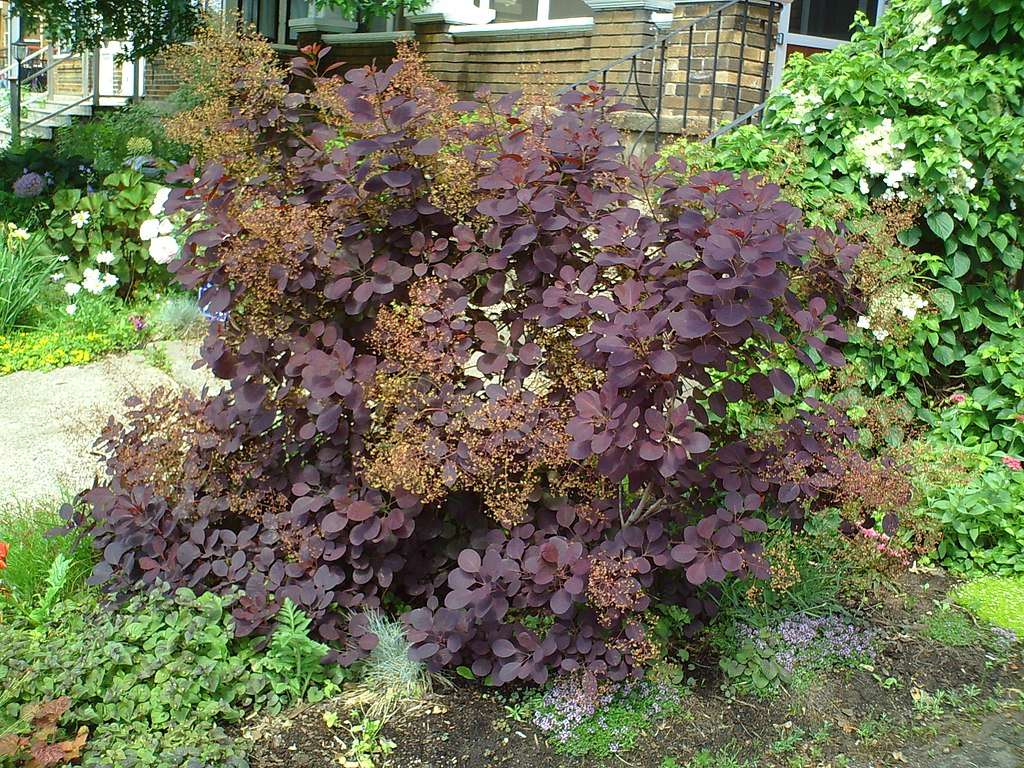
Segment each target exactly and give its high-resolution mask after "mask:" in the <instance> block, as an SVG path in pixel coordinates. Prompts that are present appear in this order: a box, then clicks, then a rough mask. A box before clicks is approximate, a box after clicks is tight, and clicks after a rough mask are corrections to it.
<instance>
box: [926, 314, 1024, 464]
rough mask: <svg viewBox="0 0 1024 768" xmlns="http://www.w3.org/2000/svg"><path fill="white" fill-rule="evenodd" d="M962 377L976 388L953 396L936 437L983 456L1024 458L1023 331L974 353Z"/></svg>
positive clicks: (965, 360)
mask: <svg viewBox="0 0 1024 768" xmlns="http://www.w3.org/2000/svg"><path fill="white" fill-rule="evenodd" d="M964 378H965V380H967V381H970V382H977V386H975V387H974V388H973V389H971V390H970V391H969V392H966V393H965V392H959V393H956V394H955V395H954V396H953V397H952V399H951V403H950V405H949V407H948V408H946V409H944V410H943V411H942V412H941V413H940V415H939V417H938V418H937V419H936V420H935V422H934V423H935V428H936V429H935V431H936V434H937V435H939V436H940V437H941V438H942V439H944V440H946V441H947V442H949V443H952V444H955V445H962V446H965V447H968V448H973V449H975V450H978V451H981V452H984V453H995V452H1000V451H1001V452H1004V453H1007V454H1011V455H1014V456H1020V455H1021V454H1024V330H1022V329H1020V328H1016V329H1013V330H1012V331H1010V332H1009V333H1008V334H1007V335H1005V336H999V337H996V338H994V339H992V340H990V341H987V342H985V343H984V344H982V345H981V346H980V347H978V348H977V349H976V350H974V351H973V352H972V353H971V354H969V355H968V356H967V357H966V358H965V359H964Z"/></svg>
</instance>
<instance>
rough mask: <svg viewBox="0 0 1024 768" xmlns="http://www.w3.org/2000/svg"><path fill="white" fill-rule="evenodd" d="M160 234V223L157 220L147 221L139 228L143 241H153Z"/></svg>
mask: <svg viewBox="0 0 1024 768" xmlns="http://www.w3.org/2000/svg"><path fill="white" fill-rule="evenodd" d="M159 234H160V222H159V220H157V219H146V220H145V221H144V222H142V226H140V227H139V238H140V239H142V240H152V239H153V238H154V237H156V236H157V235H159Z"/></svg>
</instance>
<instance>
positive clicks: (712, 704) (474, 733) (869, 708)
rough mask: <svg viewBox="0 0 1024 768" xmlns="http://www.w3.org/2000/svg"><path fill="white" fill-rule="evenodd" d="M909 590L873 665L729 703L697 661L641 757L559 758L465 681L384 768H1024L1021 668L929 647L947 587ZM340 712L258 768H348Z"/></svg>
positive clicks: (254, 753) (294, 720) (413, 720)
mask: <svg viewBox="0 0 1024 768" xmlns="http://www.w3.org/2000/svg"><path fill="white" fill-rule="evenodd" d="M900 586H901V588H900V589H899V590H898V591H896V592H895V593H893V594H892V595H890V597H889V598H888V599H887V600H883V601H882V603H881V604H880V605H877V606H876V607H875V609H874V610H873V611H871V612H870V613H868V614H866V615H864V616H863V620H864V621H865V622H866V623H868V624H870V625H872V626H874V627H875V628H876V629H877V630H878V631H879V632H880V633H881V635H882V636H883V637H884V645H883V650H882V651H881V652H880V653H879V655H878V657H877V658H876V659H875V661H874V663H873V664H872V665H869V666H867V667H866V668H862V669H856V670H847V671H845V672H843V673H840V674H836V675H834V676H831V677H823V678H820V679H817V680H815V681H814V682H813V683H812V684H810V685H809V686H807V687H805V688H804V689H803V690H799V691H795V690H790V691H787V692H786V693H785V694H783V695H782V696H780V697H779V698H776V699H775V700H772V701H762V700H759V699H749V700H747V699H730V698H728V697H727V696H726V695H725V694H724V693H723V692H722V690H721V679H720V677H719V675H718V666H717V660H716V659H714V658H711V657H709V658H706V659H701V660H698V662H696V669H695V670H694V673H695V676H696V677H697V679H698V684H697V686H696V687H695V689H694V690H693V692H692V693H690V694H689V695H688V696H687V697H686V699H685V700H684V702H683V708H682V712H681V713H680V714H679V715H676V716H675V717H672V718H670V719H667V720H664V721H662V722H660V723H659V724H658V725H657V727H656V728H655V729H653V730H652V731H650V732H648V733H646V734H645V735H644V736H643V737H641V740H640V743H639V745H638V747H637V748H636V749H634V750H633V751H631V752H629V753H627V754H625V755H621V756H615V757H613V758H610V759H609V760H607V761H604V762H603V763H602V762H600V761H587V762H583V761H580V760H578V759H575V758H569V757H565V756H563V755H560V754H558V753H557V752H556V751H555V750H554V749H553V748H552V747H550V746H549V745H548V744H547V743H546V741H545V739H544V736H543V734H542V733H541V732H540V731H539V730H538V729H536V728H535V727H534V726H533V725H532V724H531V723H530V722H523V721H516V720H513V719H510V717H509V712H508V711H507V710H506V707H505V705H504V704H503V702H502V700H501V699H500V697H499V695H498V694H496V693H495V692H493V691H488V690H485V689H483V688H480V687H479V686H474V685H472V684H468V683H466V684H463V683H461V682H460V683H459V684H456V685H454V686H453V687H452V688H451V689H449V690H443V691H441V692H439V693H437V694H435V695H434V696H433V697H432V699H431V700H430V701H429V702H427V703H426V705H421V706H418V707H415V708H414V711H412V712H409V713H400V714H399V715H397V716H395V717H394V718H392V719H391V720H390V721H389V723H388V724H387V726H386V727H385V729H384V733H383V735H384V736H385V738H387V739H390V740H391V741H393V742H394V743H395V747H394V749H393V750H392V751H391V752H390V754H389V755H388V756H387V757H386V758H385V759H383V760H378V765H383V766H386V767H387V768H490V767H491V766H517V767H518V766H523V767H524V768H525V767H526V766H531V767H536V768H541V767H544V768H579V766H583V765H587V766H590V765H594V766H597V765H609V766H612V765H622V764H623V763H624V764H626V765H629V766H636V767H637V768H662V766H663V765H664V764H665V761H666V759H667V758H672V759H674V760H675V761H676V764H677V765H679V766H685V765H686V764H687V762H688V761H689V760H690V759H691V758H692V756H693V755H694V754H695V753H697V752H698V751H700V750H702V749H706V750H719V749H721V750H725V751H726V752H728V753H736V754H737V755H738V757H739V758H740V759H741V760H746V761H748V763H749V765H751V766H757V768H762V767H764V768H802V767H804V766H806V767H807V768H810V767H811V766H829V767H831V766H836V768H839V767H840V766H846V767H848V768H855V767H856V768H869V767H870V768H881V767H882V766H934V767H935V768H942V767H945V766H949V767H951V768H953V767H956V766H963V767H964V768H968V767H976V768H986V767H988V766H991V768H1018V767H1019V766H1024V713H1022V712H1021V709H1020V707H1021V705H1022V703H1024V694H1022V693H1021V691H1020V689H1021V688H1022V687H1024V667H1022V664H1021V659H1020V657H1019V655H1017V656H1014V657H1013V658H1009V659H1007V658H999V657H997V656H996V655H994V654H993V653H992V652H991V651H990V650H988V649H986V648H985V647H983V646H982V645H980V644H979V645H973V646H968V647H947V646H943V645H941V644H939V643H937V642H935V641H933V640H930V639H928V638H927V636H926V634H925V632H924V628H925V619H926V613H927V611H930V610H932V609H933V607H934V601H936V600H940V599H941V598H942V597H943V595H944V594H945V592H946V590H947V587H948V584H947V583H946V580H945V579H944V577H943V576H942V575H940V574H933V575H927V576H920V575H914V574H907V577H906V579H905V580H904V583H903V584H901V585H900ZM890 680H891V681H892V682H886V681H890ZM940 691H941V692H944V694H940V697H941V696H943V695H945V694H949V693H953V694H954V698H952V699H941V698H940V706H938V708H937V709H932V710H927V709H926V708H923V707H921V706H920V702H919V700H920V699H921V697H922V696H923V695H924V696H925V697H926V698H927V695H928V694H933V695H934V694H936V693H937V692H940ZM915 701H918V706H915ZM335 709H336V707H335V706H333V705H332V703H331V702H325V703H324V704H321V705H317V706H315V707H310V708H307V709H305V710H303V711H301V712H293V713H291V714H290V715H289V716H288V717H282V718H277V719H274V720H271V721H269V722H265V723H263V724H262V725H261V727H260V728H259V729H258V730H259V731H260V732H261V737H260V738H259V739H258V740H256V741H254V743H253V745H252V750H251V755H250V761H251V763H252V766H253V768H313V766H316V767H317V768H320V767H322V766H330V765H344V764H345V762H344V755H345V751H346V741H347V740H348V739H350V737H349V734H348V729H347V728H346V727H344V724H337V725H335V727H333V728H328V727H327V725H326V724H325V720H324V712H327V711H334V710H335ZM993 733H995V734H998V738H996V737H995V736H992V734H993ZM1000 750H1001V751H1000ZM1014 761H1016V762H1014ZM668 764H669V765H672V763H671V762H670V763H668Z"/></svg>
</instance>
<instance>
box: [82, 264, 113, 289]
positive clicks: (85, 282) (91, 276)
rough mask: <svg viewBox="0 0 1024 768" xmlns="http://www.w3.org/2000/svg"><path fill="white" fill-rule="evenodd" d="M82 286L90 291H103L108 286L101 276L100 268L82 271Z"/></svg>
mask: <svg viewBox="0 0 1024 768" xmlns="http://www.w3.org/2000/svg"><path fill="white" fill-rule="evenodd" d="M82 287H83V288H85V290H87V291H88V292H89V293H94V294H98V293H103V289H104V288H106V287H107V286H106V284H105V283H104V282H103V278H102V277H101V276H100V271H99V270H98V269H91V268H90V269H86V270H83V272H82Z"/></svg>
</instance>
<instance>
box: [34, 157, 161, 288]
mask: <svg viewBox="0 0 1024 768" xmlns="http://www.w3.org/2000/svg"><path fill="white" fill-rule="evenodd" d="M161 189H162V188H161V186H160V185H159V184H156V183H154V182H152V181H147V180H146V179H145V177H143V175H142V174H140V173H138V172H136V171H133V170H121V171H117V172H116V173H112V174H110V175H109V176H107V177H106V178H104V179H103V183H102V185H101V186H100V187H99V188H98V189H97V190H96V191H94V192H86V191H84V190H81V189H72V188H66V189H62V190H58V191H57V192H56V193H54V195H53V210H52V212H51V214H50V218H49V219H48V221H47V224H46V234H47V237H48V238H49V240H50V243H51V244H52V247H53V248H54V250H55V251H57V252H58V253H60V254H62V255H63V256H66V257H68V259H69V261H67V263H66V264H65V270H64V271H65V276H66V278H67V279H68V280H69V281H72V282H74V283H75V284H81V285H82V287H83V288H84V289H85V290H87V291H91V292H93V293H100V292H102V291H103V290H104V289H105V288H107V287H112V286H116V287H117V290H118V292H119V293H120V294H121V295H122V296H125V297H130V296H131V295H132V293H133V291H134V290H135V288H136V287H137V286H139V285H140V284H143V283H145V284H146V285H148V286H150V287H154V286H158V287H162V286H165V285H166V284H167V283H168V282H169V279H170V275H169V273H168V272H167V269H166V268H165V267H164V266H163V264H164V261H163V260H162V259H161V260H160V262H159V263H158V261H157V260H154V259H153V258H151V256H150V249H149V246H148V245H147V243H146V242H145V241H144V240H143V239H142V235H141V233H140V228H141V227H142V224H143V222H146V221H148V220H151V219H153V217H154V215H155V214H154V213H153V210H155V209H156V206H155V205H154V201H155V199H156V197H157V194H158V193H159V192H160V191H161ZM161 205H162V203H161ZM156 223H157V222H156V221H155V220H154V224H156ZM160 234H166V233H163V232H161V233H160ZM155 236H157V235H156V232H153V233H151V237H150V239H152V237H155ZM90 270H91V271H92V273H93V274H92V277H91V278H90ZM108 275H110V276H112V277H108ZM114 278H116V279H114Z"/></svg>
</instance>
